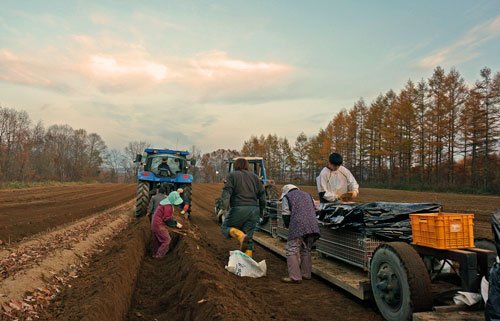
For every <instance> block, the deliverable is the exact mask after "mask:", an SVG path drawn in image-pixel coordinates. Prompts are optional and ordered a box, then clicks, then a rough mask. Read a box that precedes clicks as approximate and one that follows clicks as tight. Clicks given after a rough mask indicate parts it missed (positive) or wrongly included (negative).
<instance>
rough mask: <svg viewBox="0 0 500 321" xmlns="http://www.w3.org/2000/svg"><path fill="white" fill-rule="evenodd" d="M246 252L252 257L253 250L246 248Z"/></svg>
mask: <svg viewBox="0 0 500 321" xmlns="http://www.w3.org/2000/svg"><path fill="white" fill-rule="evenodd" d="M245 254H246V255H248V256H249V257H252V254H253V251H252V250H246V251H245Z"/></svg>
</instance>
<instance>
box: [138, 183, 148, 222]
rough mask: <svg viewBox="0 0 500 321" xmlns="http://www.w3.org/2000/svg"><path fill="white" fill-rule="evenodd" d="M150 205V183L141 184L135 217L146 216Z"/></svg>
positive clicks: (139, 185)
mask: <svg viewBox="0 0 500 321" xmlns="http://www.w3.org/2000/svg"><path fill="white" fill-rule="evenodd" d="M148 204H149V183H145V182H139V184H137V194H136V196H135V216H136V217H139V216H143V215H146V211H147V210H148Z"/></svg>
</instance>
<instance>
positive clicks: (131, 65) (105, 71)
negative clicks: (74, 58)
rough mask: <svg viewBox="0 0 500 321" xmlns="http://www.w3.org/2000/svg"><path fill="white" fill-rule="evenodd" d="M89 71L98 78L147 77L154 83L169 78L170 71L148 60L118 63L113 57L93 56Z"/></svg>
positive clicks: (90, 60)
mask: <svg viewBox="0 0 500 321" xmlns="http://www.w3.org/2000/svg"><path fill="white" fill-rule="evenodd" d="M88 68H89V70H90V71H91V72H92V73H93V74H94V76H96V77H104V78H107V77H136V76H139V77H146V78H150V79H152V80H154V81H162V80H164V79H166V78H167V74H168V69H167V67H166V66H165V65H162V64H160V63H155V62H150V61H146V60H128V61H127V60H122V61H117V60H116V58H114V57H112V56H103V55H93V56H91V57H90V59H89V63H88Z"/></svg>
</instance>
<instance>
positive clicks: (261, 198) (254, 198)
mask: <svg viewBox="0 0 500 321" xmlns="http://www.w3.org/2000/svg"><path fill="white" fill-rule="evenodd" d="M248 166H249V165H248V161H247V160H246V159H244V158H238V159H236V160H235V161H234V171H233V172H231V173H230V174H229V176H228V177H227V179H226V183H225V184H224V188H223V189H222V196H221V202H222V209H225V210H227V209H228V208H229V212H228V214H227V216H226V218H225V219H224V222H222V226H221V229H222V233H223V234H224V235H225V236H226V237H227V238H230V237H233V238H235V239H237V240H238V241H239V243H240V251H242V252H244V253H245V254H247V255H248V256H252V254H253V240H252V237H253V232H254V230H255V227H256V226H257V222H258V220H259V217H260V214H262V213H263V212H264V208H265V206H266V199H265V191H264V187H263V186H262V183H261V181H260V179H259V177H258V176H257V175H255V174H254V173H253V172H251V171H249V170H248Z"/></svg>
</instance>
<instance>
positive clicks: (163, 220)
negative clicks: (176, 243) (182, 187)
mask: <svg viewBox="0 0 500 321" xmlns="http://www.w3.org/2000/svg"><path fill="white" fill-rule="evenodd" d="M182 202H183V200H182V198H181V196H180V195H179V193H178V192H177V191H174V192H171V193H170V194H168V196H167V198H165V199H163V200H162V201H161V202H160V204H159V206H158V207H157V208H156V211H155V213H154V216H153V220H152V221H151V231H152V232H153V257H154V258H161V257H164V256H165V254H167V252H168V250H169V248H170V240H171V238H170V234H169V233H168V229H167V225H168V226H171V227H177V228H181V227H182V225H181V224H180V223H178V222H177V221H176V220H175V219H174V207H175V206H177V205H179V204H181V203H182Z"/></svg>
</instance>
